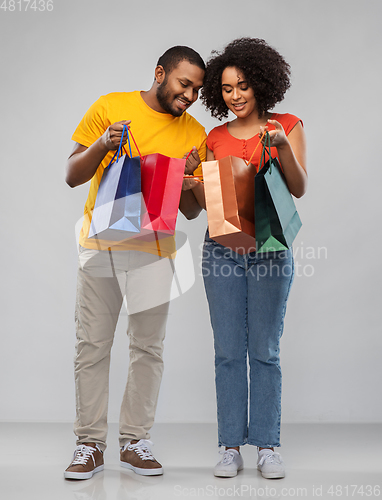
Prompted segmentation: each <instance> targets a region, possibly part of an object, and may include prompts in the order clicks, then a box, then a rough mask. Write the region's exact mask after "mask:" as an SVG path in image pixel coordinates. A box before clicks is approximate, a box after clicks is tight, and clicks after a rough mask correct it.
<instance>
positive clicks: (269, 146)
mask: <svg viewBox="0 0 382 500" xmlns="http://www.w3.org/2000/svg"><path fill="white" fill-rule="evenodd" d="M265 134H266V135H265V141H264V146H263V151H262V153H261V158H260V163H259V170H258V171H259V172H260V169H261V168H262V167H261V165H262V163H263V158H264V165H265V151H266V149H267V142H268V155H269V161H270V164H269V173H270V174H271V173H272V152H271V136H270V135H269V133H268V132H265ZM260 140H261V139H260ZM264 165H263V166H264Z"/></svg>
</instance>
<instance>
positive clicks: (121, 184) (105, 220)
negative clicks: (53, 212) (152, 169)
mask: <svg viewBox="0 0 382 500" xmlns="http://www.w3.org/2000/svg"><path fill="white" fill-rule="evenodd" d="M125 130H126V132H127V135H128V138H129V130H128V127H127V126H126V125H124V126H123V130H122V137H121V142H120V144H119V148H118V150H117V151H116V153H115V155H114V156H113V158H112V159H111V161H110V163H109V165H108V166H107V167H106V168H105V170H104V173H103V175H102V179H101V182H100V185H99V188H98V192H97V197H96V201H95V205H94V210H93V215H92V220H91V225H90V230H89V236H88V237H89V238H92V239H94V238H95V239H102V240H110V241H122V240H124V239H127V238H129V237H132V236H134V235H136V234H139V232H140V229H141V211H142V209H141V166H140V163H141V162H140V158H139V157H135V158H132V154H131V147H130V139H129V147H130V157H129V156H128V155H127V154H124V155H122V156H121V154H122V139H123V136H124V133H125Z"/></svg>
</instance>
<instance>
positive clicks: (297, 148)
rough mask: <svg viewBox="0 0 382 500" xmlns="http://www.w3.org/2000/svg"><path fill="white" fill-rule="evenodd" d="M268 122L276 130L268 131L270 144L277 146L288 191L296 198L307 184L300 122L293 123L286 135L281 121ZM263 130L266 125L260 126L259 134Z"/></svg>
mask: <svg viewBox="0 0 382 500" xmlns="http://www.w3.org/2000/svg"><path fill="white" fill-rule="evenodd" d="M268 122H269V123H271V124H272V125H274V126H275V127H276V130H270V131H269V135H270V138H271V146H272V147H276V148H277V153H278V156H279V159H280V163H281V165H282V168H283V172H284V175H285V179H286V181H287V184H288V188H289V191H290V192H291V193H292V194H293V196H295V197H296V198H301V196H303V195H304V194H305V192H306V189H307V186H308V174H307V171H306V139H305V132H304V129H303V127H302V125H301V122H298V123H297V124H296V125H295V127H294V128H293V129H292V130H291V131H290V132H289V134H288V136H286V134H285V131H284V129H283V127H282V125H281V123H279V122H278V121H276V120H268ZM264 130H268V127H260V134H261V135H262V134H263V132H264Z"/></svg>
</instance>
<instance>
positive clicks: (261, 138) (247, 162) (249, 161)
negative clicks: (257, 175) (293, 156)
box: [244, 132, 268, 165]
mask: <svg viewBox="0 0 382 500" xmlns="http://www.w3.org/2000/svg"><path fill="white" fill-rule="evenodd" d="M266 133H268V132H263V135H262V136H261V137H260V139H259V142H258V143H257V146H256V147H255V149H254V151H253V153H252V154H251V157H250V159H249V160H248V161H245V160H244V161H245V163H246V164H247V165H249V164H250V163H251V160H252V158H253V155H254V154H255V153H256V150H257V148H258V147H259V146H260V144H261V141H262V140H263V137H264V135H265V134H266ZM260 165H261V163H260Z"/></svg>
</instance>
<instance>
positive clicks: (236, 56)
mask: <svg viewBox="0 0 382 500" xmlns="http://www.w3.org/2000/svg"><path fill="white" fill-rule="evenodd" d="M227 67H235V68H238V69H239V70H240V71H241V72H242V73H243V75H244V77H245V80H246V82H247V83H248V85H249V86H250V87H251V88H252V89H253V91H254V94H255V99H256V103H257V109H258V113H259V117H261V116H262V115H263V114H264V113H265V112H267V111H269V110H270V109H272V108H273V107H274V106H275V104H276V103H278V102H280V101H282V100H283V98H284V94H285V92H286V91H287V90H288V89H289V87H290V66H289V64H288V63H287V62H286V61H285V59H284V58H283V57H282V56H281V55H280V54H279V53H278V52H277V51H276V50H275V49H273V48H272V47H270V46H269V45H268V44H267V43H266V42H265V41H264V40H262V39H260V38H238V39H236V40H234V41H233V42H231V43H229V44H228V45H227V47H226V48H225V49H224V50H223V51H222V52H220V53H219V52H218V51H213V52H212V57H211V58H210V60H209V61H208V63H207V68H206V74H205V78H204V85H203V88H202V91H201V100H202V102H203V104H204V105H205V107H206V108H207V109H209V110H210V111H211V114H212V116H214V117H215V118H218V119H219V120H221V119H222V118H223V117H224V118H227V117H228V108H227V106H226V104H225V102H224V99H223V96H222V87H221V83H222V81H221V79H222V73H223V71H224V70H225V68H227Z"/></svg>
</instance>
